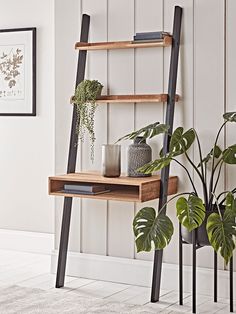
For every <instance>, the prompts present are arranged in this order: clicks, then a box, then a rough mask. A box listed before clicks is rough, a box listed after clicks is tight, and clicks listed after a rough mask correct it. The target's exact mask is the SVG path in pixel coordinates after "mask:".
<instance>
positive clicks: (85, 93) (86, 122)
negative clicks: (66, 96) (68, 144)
mask: <svg viewBox="0 0 236 314" xmlns="http://www.w3.org/2000/svg"><path fill="white" fill-rule="evenodd" d="M102 88H103V85H102V84H101V83H100V82H99V81H97V80H84V81H82V82H81V83H80V84H79V85H78V86H77V87H76V90H75V95H74V96H73V98H72V100H73V103H74V105H75V106H76V113H77V121H76V133H77V134H78V135H79V139H80V140H81V141H83V140H84V134H85V132H86V131H87V132H88V134H89V138H90V158H91V160H92V161H94V142H95V139H96V138H95V131H94V117H95V111H96V108H97V104H96V99H97V98H98V97H99V96H100V95H101V92H102Z"/></svg>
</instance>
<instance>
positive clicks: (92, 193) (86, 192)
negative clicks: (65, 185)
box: [60, 189, 110, 195]
mask: <svg viewBox="0 0 236 314" xmlns="http://www.w3.org/2000/svg"><path fill="white" fill-rule="evenodd" d="M60 192H63V193H68V194H81V195H98V194H103V193H108V192H110V190H103V191H99V192H89V191H79V190H67V189H66V190H61V191H60Z"/></svg>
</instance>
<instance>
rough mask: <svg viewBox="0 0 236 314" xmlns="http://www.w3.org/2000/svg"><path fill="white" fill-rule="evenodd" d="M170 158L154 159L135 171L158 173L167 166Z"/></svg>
mask: <svg viewBox="0 0 236 314" xmlns="http://www.w3.org/2000/svg"><path fill="white" fill-rule="evenodd" d="M171 160H172V158H171V156H164V157H162V158H160V159H156V160H154V161H151V162H149V163H148V164H146V165H144V166H142V167H141V168H138V169H137V172H140V173H145V174H149V173H152V172H154V171H159V170H161V169H162V168H165V167H166V166H168V165H169V164H170V162H171Z"/></svg>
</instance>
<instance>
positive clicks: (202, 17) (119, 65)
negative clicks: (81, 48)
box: [55, 0, 236, 269]
mask: <svg viewBox="0 0 236 314" xmlns="http://www.w3.org/2000/svg"><path fill="white" fill-rule="evenodd" d="M55 5H56V12H58V14H56V25H57V23H58V27H59V28H57V27H56V31H57V33H56V47H60V49H56V66H57V69H58V70H57V71H58V77H57V81H56V90H57V95H58V99H57V101H56V103H57V106H56V155H57V156H56V168H57V172H58V173H63V172H65V170H66V161H67V154H68V141H69V132H70V123H71V113H72V109H71V108H70V107H68V106H69V104H68V103H69V101H68V100H69V98H70V95H71V93H73V86H74V85H73V84H74V78H75V73H76V56H77V52H75V51H74V49H73V47H74V42H75V41H78V40H79V26H78V25H79V23H80V21H81V13H87V14H89V15H90V16H91V24H90V41H107V40H108V41H113V40H130V39H132V36H133V34H134V33H135V32H142V31H155V30H162V29H163V30H165V31H170V32H171V31H172V22H173V13H174V6H175V5H180V6H181V7H183V27H182V35H181V53H180V66H179V74H178V90H177V92H178V93H179V94H180V95H181V101H180V102H179V103H178V104H177V105H176V113H175V126H176V127H177V126H184V127H185V128H190V127H192V126H193V127H195V128H196V130H197V131H198V132H199V135H200V137H201V140H202V142H203V148H204V151H205V152H206V153H207V152H208V151H209V150H210V149H211V146H212V145H213V139H214V136H215V134H216V130H217V128H218V127H219V126H220V124H221V122H222V121H223V120H222V114H223V113H224V112H225V111H226V110H231V111H232V110H235V109H236V106H235V103H234V98H235V97H234V89H235V87H234V85H235V84H234V81H235V75H236V63H235V53H236V44H235V42H234V41H233V40H232V38H233V37H234V30H235V28H236V22H235V21H236V4H235V1H234V0H228V1H223V0H208V1H205V0H165V1H164V0H119V1H117V0H100V1H97V0H81V1H80V2H79V1H74V0H73V1H71V4H70V6H68V4H67V3H66V1H63V0H59V1H56V3H55ZM57 10H58V11H57ZM65 12H66V15H64V13H65ZM59 29H60V30H61V31H59ZM62 39H63V40H65V41H63V40H62ZM61 43H63V44H61ZM169 57H170V49H169V48H165V49H162V48H150V49H137V50H135V51H133V50H115V51H108V52H107V51H94V52H89V53H88V59H87V71H86V78H89V79H98V80H99V81H101V82H102V84H103V85H104V92H105V93H106V92H109V93H110V94H116V93H117V94H119V93H120V94H126V93H127V94H129V93H130V94H133V93H158V92H166V91H167V86H168V70H169ZM59 73H60V74H59ZM65 73H66V75H65ZM60 75H61V76H60ZM65 78H66V79H65ZM164 106H165V105H164V104H145V103H143V104H112V103H110V104H102V105H100V106H99V107H98V110H97V113H96V121H95V128H96V137H97V141H96V144H95V162H94V164H91V162H90V160H89V144H88V141H87V139H86V141H85V143H83V145H82V148H80V147H79V149H80V152H79V154H78V167H77V170H91V169H96V170H100V168H101V145H102V144H103V143H113V142H114V141H116V140H117V139H118V138H119V137H120V136H122V135H124V134H125V133H127V132H130V131H133V130H134V129H137V128H140V127H141V126H144V125H147V124H149V123H151V122H154V121H163V117H164V108H165V107H164ZM234 134H235V130H234V129H233V127H231V128H229V129H228V130H227V132H226V134H225V136H223V137H222V142H221V144H222V146H223V145H224V144H225V143H227V144H229V143H233V141H234V140H235V135H234ZM129 144H130V143H129V142H128V141H127V142H123V143H122V169H123V171H125V168H126V163H127V161H126V148H127V146H128V145H129ZM150 145H151V146H152V148H153V157H154V158H155V156H156V155H157V152H158V150H159V149H160V147H161V141H160V139H153V140H152V141H150ZM191 156H192V157H193V158H194V159H195V160H196V161H197V160H198V154H197V151H191ZM190 169H191V168H190ZM190 171H192V170H190ZM171 172H172V173H173V174H177V175H178V176H179V180H180V191H184V190H186V189H189V188H190V185H189V183H188V182H187V180H186V176H184V172H183V171H182V170H181V169H179V168H178V167H177V166H176V165H173V166H172V167H171ZM235 176H236V169H235V168H233V167H232V168H230V169H226V170H225V177H224V180H223V181H222V182H221V186H220V188H222V189H224V188H229V187H231V186H233V185H235V184H236V179H235ZM194 180H195V182H196V183H197V178H195V177H194ZM197 184H198V183H197ZM56 204H57V206H56V207H57V208H56V249H57V248H58V241H59V228H60V222H61V213H62V210H61V209H62V201H61V200H59V199H58V200H57V201H56ZM143 205H148V206H149V205H150V206H155V207H156V208H157V205H158V203H157V202H156V201H155V202H153V201H152V202H148V203H147V204H143ZM143 205H142V204H141V205H140V204H137V205H135V204H132V203H123V202H110V201H109V202H106V201H99V200H98V201H97V200H96V201H95V200H82V201H79V200H76V201H75V203H74V206H73V215H72V226H71V236H70V250H71V251H73V252H80V253H89V254H95V255H102V256H112V257H122V258H123V257H125V258H128V259H132V260H133V259H138V260H147V261H149V260H152V257H153V253H140V254H136V253H135V246H134V237H133V232H132V220H133V217H134V214H135V213H136V212H137V210H138V209H140V208H142V206H143ZM168 213H169V215H170V216H171V218H172V219H173V220H174V222H175V227H176V232H175V235H174V237H173V240H172V243H171V244H170V245H169V247H168V248H167V249H165V251H164V261H165V262H166V263H173V264H176V263H178V250H177V248H178V245H177V243H178V242H177V239H178V236H177V235H178V232H177V226H178V224H177V220H176V218H175V206H174V203H173V204H172V205H170V206H169V208H168ZM212 261H213V254H212V250H211V249H210V248H203V249H201V250H200V251H198V265H199V266H202V267H206V268H207V267H211V266H212ZM185 263H186V264H191V248H190V247H186V248H185ZM223 267H224V265H223V262H222V260H221V262H220V268H222V269H223Z"/></svg>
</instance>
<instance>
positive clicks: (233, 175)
mask: <svg viewBox="0 0 236 314" xmlns="http://www.w3.org/2000/svg"><path fill="white" fill-rule="evenodd" d="M226 3H227V6H226V111H236V104H235V74H236V58H235V55H236V43H235V40H233V38H234V36H235V29H236V2H235V1H234V0H228V1H227V2H226ZM235 143H236V137H235V124H234V123H233V125H232V124H230V125H229V126H228V128H227V133H226V145H227V146H228V145H232V144H235ZM235 186H236V169H235V166H228V167H227V168H226V190H231V189H232V188H234V187H235ZM234 256H235V254H234ZM234 269H236V261H235V258H234Z"/></svg>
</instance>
